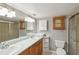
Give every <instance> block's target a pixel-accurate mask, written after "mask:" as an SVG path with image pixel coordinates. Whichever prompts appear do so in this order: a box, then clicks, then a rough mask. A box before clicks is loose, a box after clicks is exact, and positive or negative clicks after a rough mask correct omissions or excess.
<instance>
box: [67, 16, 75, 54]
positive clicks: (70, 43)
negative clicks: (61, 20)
mask: <svg viewBox="0 0 79 59" xmlns="http://www.w3.org/2000/svg"><path fill="white" fill-rule="evenodd" d="M68 36H69V37H68V38H69V39H68V50H69V51H68V53H69V54H70V55H76V18H75V17H73V18H72V19H70V20H69V31H68Z"/></svg>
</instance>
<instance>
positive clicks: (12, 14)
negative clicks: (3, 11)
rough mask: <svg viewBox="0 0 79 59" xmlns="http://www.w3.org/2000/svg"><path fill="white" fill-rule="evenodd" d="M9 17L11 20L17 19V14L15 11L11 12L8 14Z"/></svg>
mask: <svg viewBox="0 0 79 59" xmlns="http://www.w3.org/2000/svg"><path fill="white" fill-rule="evenodd" d="M7 17H10V18H13V17H16V13H15V12H14V11H10V12H8V13H7Z"/></svg>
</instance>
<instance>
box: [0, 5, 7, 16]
mask: <svg viewBox="0 0 79 59" xmlns="http://www.w3.org/2000/svg"><path fill="white" fill-rule="evenodd" d="M7 13H8V9H7V8H4V7H2V6H0V16H5V15H6V14H7Z"/></svg>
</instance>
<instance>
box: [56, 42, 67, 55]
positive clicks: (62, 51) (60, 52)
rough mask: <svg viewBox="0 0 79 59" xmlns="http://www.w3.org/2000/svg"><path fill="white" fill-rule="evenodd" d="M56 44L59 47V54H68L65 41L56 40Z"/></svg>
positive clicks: (57, 52)
mask: <svg viewBox="0 0 79 59" xmlns="http://www.w3.org/2000/svg"><path fill="white" fill-rule="evenodd" d="M55 45H56V47H57V49H56V54H57V55H66V51H65V50H64V49H63V48H64V45H65V41H60V40H55Z"/></svg>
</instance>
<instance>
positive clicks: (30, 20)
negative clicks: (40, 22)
mask: <svg viewBox="0 0 79 59" xmlns="http://www.w3.org/2000/svg"><path fill="white" fill-rule="evenodd" d="M25 21H27V22H35V20H34V19H32V18H30V17H27V18H26V17H25Z"/></svg>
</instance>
